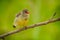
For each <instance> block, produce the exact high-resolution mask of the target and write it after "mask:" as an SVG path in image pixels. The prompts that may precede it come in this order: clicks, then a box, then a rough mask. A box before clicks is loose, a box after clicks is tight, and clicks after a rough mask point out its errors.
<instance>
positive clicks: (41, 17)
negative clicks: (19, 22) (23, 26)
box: [0, 0, 60, 40]
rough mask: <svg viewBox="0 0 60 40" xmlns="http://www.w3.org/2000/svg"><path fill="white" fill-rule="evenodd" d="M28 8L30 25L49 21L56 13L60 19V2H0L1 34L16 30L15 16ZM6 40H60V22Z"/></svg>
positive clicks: (33, 0)
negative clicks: (14, 24)
mask: <svg viewBox="0 0 60 40" xmlns="http://www.w3.org/2000/svg"><path fill="white" fill-rule="evenodd" d="M25 8H27V9H28V10H29V11H30V19H29V25H32V24H34V23H38V22H42V21H45V20H48V19H49V18H50V17H51V16H52V14H53V13H54V12H56V13H57V14H56V16H55V18H58V17H60V0H0V34H3V33H6V32H9V31H12V30H15V29H14V28H13V27H12V25H13V21H14V18H15V15H16V14H17V13H18V12H20V11H21V10H23V9H25ZM5 39H6V40H60V22H55V23H50V24H48V25H44V26H40V27H36V28H32V29H28V30H25V31H23V32H20V33H16V34H13V35H10V36H7V37H6V38H5Z"/></svg>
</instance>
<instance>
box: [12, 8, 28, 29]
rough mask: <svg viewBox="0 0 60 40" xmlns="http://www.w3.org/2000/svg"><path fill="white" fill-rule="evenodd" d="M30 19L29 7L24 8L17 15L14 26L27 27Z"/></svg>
mask: <svg viewBox="0 0 60 40" xmlns="http://www.w3.org/2000/svg"><path fill="white" fill-rule="evenodd" d="M28 19H29V11H28V10H27V9H24V10H22V11H21V12H19V13H18V14H17V15H16V17H15V20H14V23H13V27H14V28H16V26H23V27H26V26H27V25H28Z"/></svg>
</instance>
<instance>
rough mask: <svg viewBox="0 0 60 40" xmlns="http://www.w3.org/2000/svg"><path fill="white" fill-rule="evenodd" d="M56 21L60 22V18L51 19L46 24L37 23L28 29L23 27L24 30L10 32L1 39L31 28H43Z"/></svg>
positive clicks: (0, 36) (1, 36)
mask: <svg viewBox="0 0 60 40" xmlns="http://www.w3.org/2000/svg"><path fill="white" fill-rule="evenodd" d="M56 21H60V18H56V19H50V20H47V21H45V22H40V23H37V24H33V25H30V26H27V28H25V27H23V28H20V29H16V30H13V31H10V32H7V33H5V34H2V35H0V38H5V37H6V36H9V35H12V34H15V33H18V32H21V31H24V30H27V29H30V28H34V27H38V26H43V25H46V24H49V23H53V22H56Z"/></svg>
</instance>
